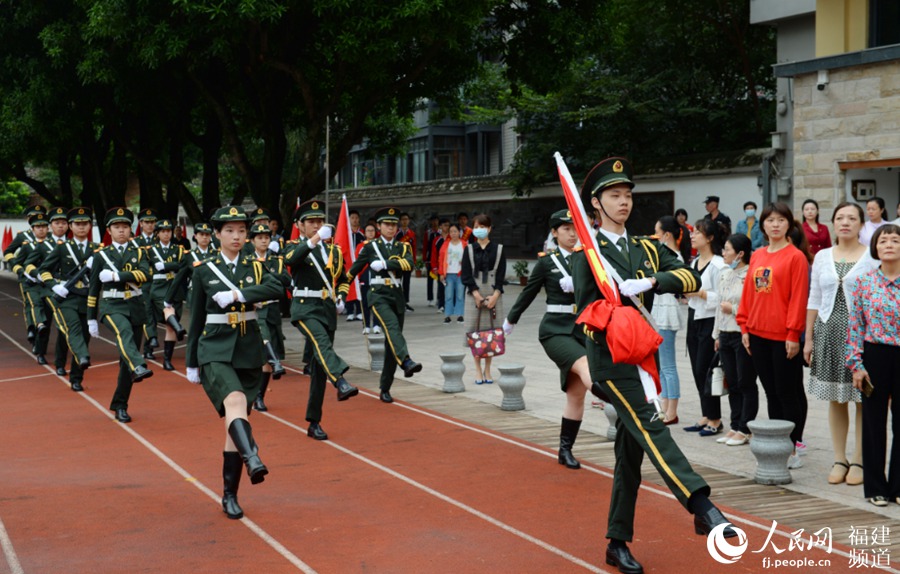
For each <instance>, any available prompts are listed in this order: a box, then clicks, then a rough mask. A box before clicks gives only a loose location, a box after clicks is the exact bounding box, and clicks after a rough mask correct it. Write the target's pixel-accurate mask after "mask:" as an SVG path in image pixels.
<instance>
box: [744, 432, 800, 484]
mask: <svg viewBox="0 0 900 574" xmlns="http://www.w3.org/2000/svg"><path fill="white" fill-rule="evenodd" d="M747 426H748V427H749V428H750V432H751V433H753V436H752V437H751V439H750V452H752V453H753V456H755V457H756V474H755V475H754V476H753V480H755V481H756V482H758V483H759V484H767V485H774V484H790V482H791V480H792V479H791V471H790V470H789V469H788V467H787V463H788V457H790V456H791V453H792V452H794V442H793V441H792V440H791V431H792V430H794V423H792V422H790V421H783V420H778V419H775V420H755V421H750V422H749V423H747Z"/></svg>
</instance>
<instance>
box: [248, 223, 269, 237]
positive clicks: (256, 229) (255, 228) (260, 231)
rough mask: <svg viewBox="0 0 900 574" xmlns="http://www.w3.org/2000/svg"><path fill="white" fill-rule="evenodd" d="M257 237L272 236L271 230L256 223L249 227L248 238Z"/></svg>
mask: <svg viewBox="0 0 900 574" xmlns="http://www.w3.org/2000/svg"><path fill="white" fill-rule="evenodd" d="M257 235H272V230H271V229H269V226H268V225H263V224H262V223H256V224H254V225H252V226H250V238H251V239H252V238H254V237H256V236H257Z"/></svg>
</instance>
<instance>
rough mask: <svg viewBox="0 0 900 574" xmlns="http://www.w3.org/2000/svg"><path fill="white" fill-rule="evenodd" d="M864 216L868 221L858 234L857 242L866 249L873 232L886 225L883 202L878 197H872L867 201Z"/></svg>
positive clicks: (885, 212) (885, 211)
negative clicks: (866, 216) (867, 217)
mask: <svg viewBox="0 0 900 574" xmlns="http://www.w3.org/2000/svg"><path fill="white" fill-rule="evenodd" d="M866 215H868V216H869V221H867V222H866V224H865V225H864V226H863V228H862V231H860V232H859V242H860V243H862V244H863V245H865V246H867V247H868V245H869V243H870V242H871V241H872V236H873V235H874V234H875V231H876V230H877V229H878V228H879V227H881V226H882V225H884V224H885V223H887V221H885V217H887V210H886V209H885V208H884V200H883V199H881V198H880V197H873V198H872V199H870V200H869V201H867V202H866Z"/></svg>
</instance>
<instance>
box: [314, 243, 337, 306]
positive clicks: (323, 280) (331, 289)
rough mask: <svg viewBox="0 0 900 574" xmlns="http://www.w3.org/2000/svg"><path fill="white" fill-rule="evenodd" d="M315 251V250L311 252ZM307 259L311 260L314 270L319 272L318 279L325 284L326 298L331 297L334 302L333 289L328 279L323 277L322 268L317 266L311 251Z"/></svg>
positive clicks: (317, 262) (316, 260)
mask: <svg viewBox="0 0 900 574" xmlns="http://www.w3.org/2000/svg"><path fill="white" fill-rule="evenodd" d="M313 251H315V250H313ZM309 258H310V259H312V262H313V265H314V266H315V268H316V271H318V272H319V277H321V278H322V282H323V283H325V287H326V288H327V289H328V296H329V297H331V300H332V301H334V300H335V297H334V288H333V287H332V286H331V281H329V280H328V277H326V276H325V271H324V270H323V269H322V266H321V265H319V260H318V259H316V255H315V253H313V252H312V251H311V252H310V253H309Z"/></svg>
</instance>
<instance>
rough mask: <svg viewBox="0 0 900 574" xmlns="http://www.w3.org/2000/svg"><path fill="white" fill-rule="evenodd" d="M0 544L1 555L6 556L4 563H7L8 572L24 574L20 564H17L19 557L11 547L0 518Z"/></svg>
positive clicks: (11, 544)
mask: <svg viewBox="0 0 900 574" xmlns="http://www.w3.org/2000/svg"><path fill="white" fill-rule="evenodd" d="M0 546H2V547H3V555H4V556H6V563H7V564H8V565H9V570H10V572H11V573H12V574H25V571H24V570H22V565H21V564H19V557H18V556H17V555H16V549H15V548H13V543H12V540H10V538H9V534H8V533H7V532H6V527H5V526H4V525H3V520H0Z"/></svg>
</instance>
